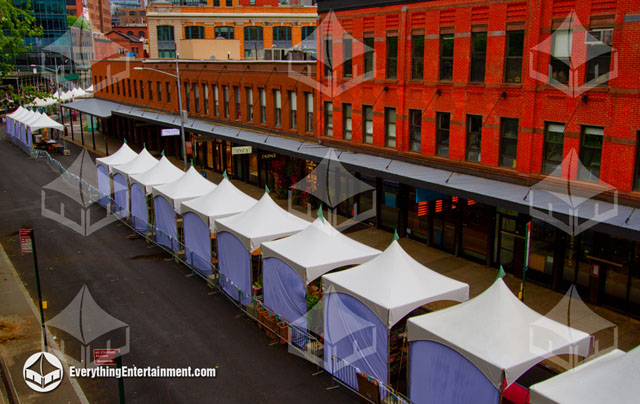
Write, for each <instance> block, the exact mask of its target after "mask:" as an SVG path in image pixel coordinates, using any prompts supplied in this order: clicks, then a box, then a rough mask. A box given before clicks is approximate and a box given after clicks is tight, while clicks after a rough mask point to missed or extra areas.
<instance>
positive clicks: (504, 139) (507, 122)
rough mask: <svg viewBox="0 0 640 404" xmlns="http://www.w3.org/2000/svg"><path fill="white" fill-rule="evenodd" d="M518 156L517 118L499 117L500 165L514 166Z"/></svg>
mask: <svg viewBox="0 0 640 404" xmlns="http://www.w3.org/2000/svg"><path fill="white" fill-rule="evenodd" d="M517 156H518V120H517V119H516V118H501V119H500V165H501V166H502V167H508V168H516V157H517Z"/></svg>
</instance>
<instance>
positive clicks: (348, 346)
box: [322, 240, 469, 387]
mask: <svg viewBox="0 0 640 404" xmlns="http://www.w3.org/2000/svg"><path fill="white" fill-rule="evenodd" d="M322 286H323V290H324V300H325V302H324V313H325V314H324V317H325V324H324V341H325V346H324V359H325V370H327V371H329V372H331V373H332V374H334V376H336V377H338V378H340V379H342V380H343V381H345V382H346V383H349V381H350V380H355V375H354V374H353V372H354V371H353V370H352V371H349V372H347V373H345V372H339V373H338V374H337V373H335V372H336V371H337V370H339V369H340V368H341V366H338V367H337V368H336V365H339V364H340V362H336V361H337V360H339V361H344V362H346V363H348V364H350V365H351V366H352V367H353V368H352V369H360V371H362V372H364V373H365V374H367V375H369V376H373V377H375V378H376V379H378V380H379V381H381V382H382V383H385V384H387V383H389V377H390V363H389V355H390V353H391V352H390V348H389V347H390V343H391V341H390V330H391V328H392V327H393V326H394V325H395V324H396V323H398V322H400V321H401V320H402V319H403V318H405V317H406V316H407V315H409V314H410V313H411V312H412V311H413V310H415V309H417V308H419V307H421V306H423V305H425V304H427V303H431V302H436V301H441V300H453V301H458V302H460V301H465V300H467V299H468V298H469V285H467V284H466V283H462V282H459V281H456V280H454V279H451V278H448V277H446V276H444V275H441V274H439V273H437V272H435V271H433V270H431V269H429V268H427V267H426V266H424V265H422V264H420V263H419V262H418V261H416V260H415V259H413V258H412V257H411V256H410V255H409V254H407V252H406V251H404V250H403V249H402V247H401V246H400V244H399V243H398V241H397V240H394V241H392V242H391V244H390V245H389V247H387V249H386V250H385V251H384V252H382V254H380V255H378V256H377V257H375V258H373V259H372V260H370V261H367V262H365V263H364V264H361V265H358V266H356V267H353V268H351V269H347V270H345V271H339V272H334V273H331V274H328V275H324V276H323V277H322ZM363 324H365V325H366V324H368V326H366V327H365V326H363ZM356 325H357V326H356ZM363 329H370V331H369V332H366V333H365V332H362V330H363ZM354 347H358V349H355V348H354ZM351 351H352V352H351ZM334 357H337V358H339V359H335V358H334ZM352 387H356V386H352Z"/></svg>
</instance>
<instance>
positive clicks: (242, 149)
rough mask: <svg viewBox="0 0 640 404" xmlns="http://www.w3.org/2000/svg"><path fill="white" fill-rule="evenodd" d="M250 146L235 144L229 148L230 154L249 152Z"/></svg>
mask: <svg viewBox="0 0 640 404" xmlns="http://www.w3.org/2000/svg"><path fill="white" fill-rule="evenodd" d="M251 152H252V150H251V146H237V147H232V148H231V155H232V156H237V155H239V154H251Z"/></svg>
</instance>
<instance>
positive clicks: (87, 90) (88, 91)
mask: <svg viewBox="0 0 640 404" xmlns="http://www.w3.org/2000/svg"><path fill="white" fill-rule="evenodd" d="M84 91H86V92H87V93H92V92H93V84H92V85H90V86H89V87H87V88H85V89H84Z"/></svg>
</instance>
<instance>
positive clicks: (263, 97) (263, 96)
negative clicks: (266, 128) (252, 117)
mask: <svg viewBox="0 0 640 404" xmlns="http://www.w3.org/2000/svg"><path fill="white" fill-rule="evenodd" d="M258 95H259V96H260V123H261V124H266V123H267V93H266V92H265V91H264V88H260V89H258Z"/></svg>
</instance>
